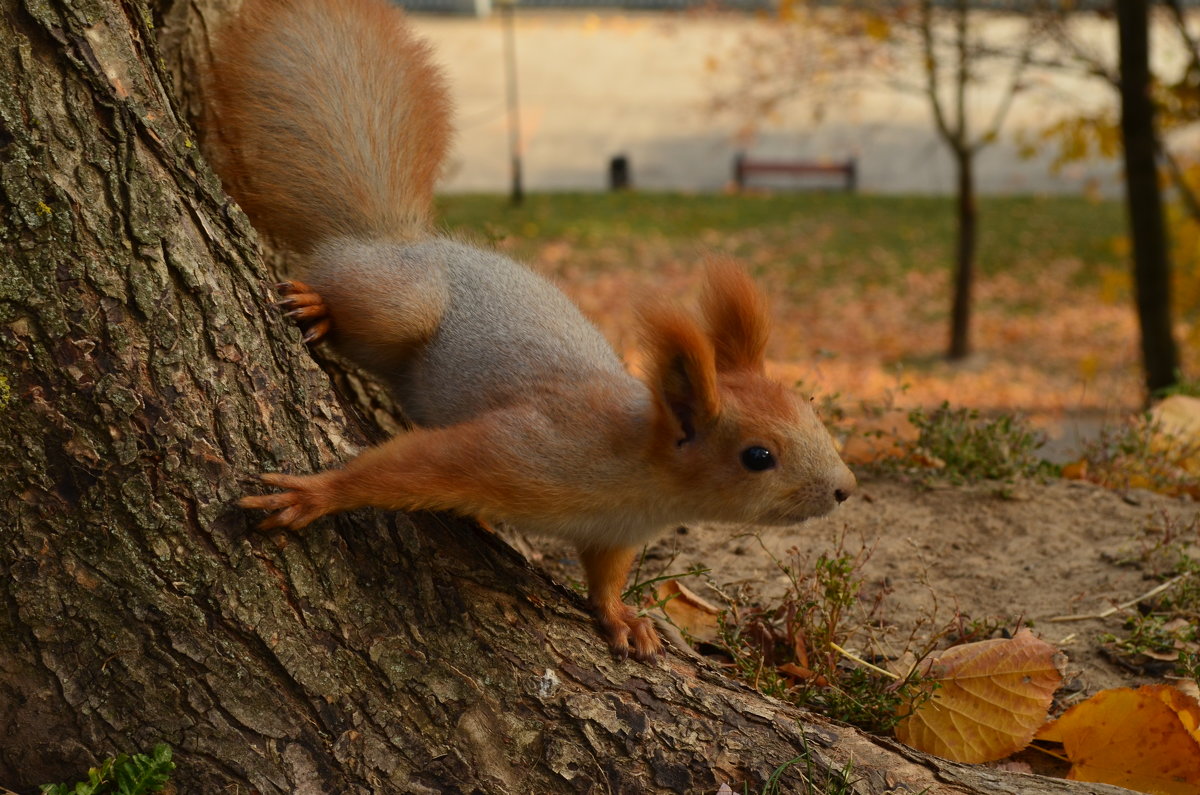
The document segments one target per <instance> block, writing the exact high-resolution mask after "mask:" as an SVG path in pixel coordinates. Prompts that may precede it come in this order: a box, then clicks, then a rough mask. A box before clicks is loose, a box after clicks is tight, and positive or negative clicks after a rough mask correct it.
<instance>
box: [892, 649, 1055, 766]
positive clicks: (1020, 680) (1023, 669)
mask: <svg viewBox="0 0 1200 795" xmlns="http://www.w3.org/2000/svg"><path fill="white" fill-rule="evenodd" d="M1056 654H1057V650H1056V649H1055V648H1054V647H1053V646H1051V645H1050V644H1048V643H1045V642H1044V641H1041V640H1039V639H1038V638H1036V637H1034V635H1033V633H1032V632H1030V631H1029V630H1027V629H1023V630H1021V631H1020V632H1018V633H1017V634H1016V636H1014V637H1013V638H1011V639H1009V640H985V641H980V642H978V643H968V644H966V645H963V646H955V647H953V648H951V649H948V650H947V651H946V652H944V653H943V654H942V655H941V656H940V657H938V658H937V659H935V660H933V661H932V662H929V663H927V664H926V666H927V671H928V674H927V675H928V676H931V677H932V678H933V681H934V682H936V683H937V684H938V685H940V686H939V687H938V688H937V689H935V690H934V691H933V696H932V697H931V698H930V699H929V700H928V701H926V702H925V703H924V704H922V705H921V706H920V707H919V708H917V709H916V710H915V711H914V712H912V713H911V714H909V715H907V716H906V717H905V718H904V719H903V720H902V721H901V722H900V723H899V724H898V725H897V726H896V738H897V739H898V740H900V742H902V743H904V744H906V745H910V746H912V747H913V748H916V749H918V750H921V751H927V752H928V753H931V754H936V755H937V756H941V757H944V758H946V759H952V760H954V761H957V762H988V761H991V760H994V759H1003V758H1004V757H1006V756H1009V755H1011V754H1013V753H1016V752H1017V751H1019V750H1021V749H1022V748H1024V747H1025V746H1027V745H1029V741H1030V740H1031V739H1033V734H1034V732H1035V731H1037V728H1038V727H1039V726H1041V725H1042V724H1043V723H1044V722H1045V720H1046V712H1047V710H1049V709H1050V701H1051V699H1052V697H1053V695H1054V691H1055V690H1056V689H1057V688H1058V686H1059V684H1060V682H1061V681H1062V676H1061V675H1060V674H1059V672H1058V668H1057V667H1056V665H1055V660H1054V658H1055V655H1056Z"/></svg>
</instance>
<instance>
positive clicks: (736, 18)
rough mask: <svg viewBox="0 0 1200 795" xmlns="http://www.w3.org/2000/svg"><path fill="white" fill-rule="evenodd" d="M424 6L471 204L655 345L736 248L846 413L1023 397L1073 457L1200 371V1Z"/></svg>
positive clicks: (620, 333) (797, 357)
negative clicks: (663, 304)
mask: <svg viewBox="0 0 1200 795" xmlns="http://www.w3.org/2000/svg"><path fill="white" fill-rule="evenodd" d="M404 5H406V6H408V7H409V8H410V16H412V18H413V20H414V24H415V26H416V28H417V29H418V31H419V32H420V33H421V34H422V35H423V36H425V37H426V38H427V39H429V40H430V42H431V44H432V45H433V48H434V51H435V53H436V56H437V59H438V60H439V61H440V62H441V63H442V65H443V66H444V68H445V70H446V72H447V74H448V77H449V80H450V84H451V92H452V95H453V96H454V98H455V102H456V105H457V128H458V131H459V132H458V137H457V140H456V143H455V146H454V149H453V154H452V156H451V164H450V167H449V169H448V173H447V174H446V175H445V178H444V180H443V183H442V197H441V202H442V209H443V213H442V215H443V218H444V221H445V224H446V225H447V226H448V227H449V228H450V229H451V230H453V231H454V232H455V233H457V234H461V235H464V236H467V237H471V238H474V239H476V240H477V241H479V240H480V239H481V238H483V241H482V242H486V243H489V244H491V245H494V246H497V247H499V248H501V249H502V250H505V251H507V252H508V253H510V254H512V255H514V256H516V257H518V258H519V259H521V260H523V261H526V262H529V263H530V264H531V265H532V266H533V267H535V268H536V269H538V270H540V271H542V272H544V273H546V274H547V275H550V276H552V277H554V278H556V280H558V281H559V283H560V284H562V285H563V286H564V287H565V288H566V289H567V291H568V292H570V293H571V294H572V295H573V297H575V298H576V299H577V300H578V301H579V302H580V303H581V305H582V306H583V307H584V309H585V311H586V312H588V314H589V315H590V316H591V317H593V318H594V319H595V320H596V321H597V322H598V323H599V324H600V325H601V326H602V328H603V329H604V331H605V332H606V334H607V335H608V336H609V338H610V339H612V340H614V341H615V342H616V343H617V344H618V346H619V347H620V348H621V349H622V351H624V353H625V355H626V356H627V358H629V359H630V360H632V361H633V362H634V363H635V364H636V358H637V353H636V333H635V329H634V324H633V306H634V305H635V304H636V301H637V298H638V296H639V295H640V294H642V293H644V292H645V291H649V290H657V291H666V292H668V293H670V294H673V295H676V296H678V297H679V298H681V299H683V300H686V299H688V298H689V297H691V296H692V295H693V294H694V293H695V291H696V289H697V287H698V283H699V274H700V273H701V272H702V267H703V262H704V261H705V259H706V258H708V257H711V256H714V255H716V256H722V255H729V256H734V257H736V258H738V259H740V260H741V261H743V262H745V263H746V264H747V265H748V266H749V267H750V268H751V270H752V271H753V272H754V274H755V276H756V278H757V279H758V280H759V281H760V282H761V283H763V284H764V285H765V286H766V287H767V288H768V290H769V292H770V293H771V296H772V300H773V305H774V308H775V314H776V333H775V338H774V340H773V343H772V348H771V356H772V360H773V366H774V368H775V370H776V372H777V374H779V375H781V376H782V377H784V378H785V379H787V380H788V381H789V382H793V383H797V384H799V385H800V387H801V388H803V389H806V390H808V391H810V392H812V393H813V394H814V395H815V396H816V397H817V398H818V401H819V402H820V404H821V405H822V406H823V407H824V409H825V413H826V416H827V419H830V421H844V422H846V423H847V427H851V426H853V427H857V428H859V429H861V428H863V427H869V428H870V429H871V432H872V433H875V432H879V427H878V426H880V425H881V424H882V425H886V426H888V433H891V432H895V433H897V434H900V435H903V434H904V433H906V432H907V431H906V430H905V428H904V427H901V426H903V425H904V423H903V421H902V420H897V421H895V422H892V421H891V420H887V419H885V420H883V421H880V417H881V416H884V417H886V416H891V415H895V416H897V417H903V416H904V414H905V413H906V412H907V411H908V410H910V409H912V408H915V407H922V406H923V407H930V406H937V405H939V404H940V403H942V402H949V403H950V404H951V405H953V406H961V407H965V408H969V409H972V410H977V411H979V412H981V413H982V414H984V415H996V414H1000V413H1005V412H1020V413H1023V414H1026V415H1028V416H1030V417H1032V418H1033V421H1034V422H1035V424H1037V425H1038V426H1039V427H1040V428H1041V429H1043V431H1044V432H1045V433H1046V434H1047V436H1048V445H1047V447H1046V448H1045V450H1046V454H1047V455H1048V457H1051V458H1055V459H1057V460H1059V461H1063V462H1066V461H1070V460H1072V459H1073V458H1074V457H1075V456H1076V455H1077V453H1078V449H1079V447H1080V446H1081V445H1082V444H1084V443H1087V442H1089V441H1091V440H1094V439H1095V438H1096V437H1097V436H1098V435H1099V434H1101V432H1102V431H1103V429H1104V428H1106V427H1108V426H1111V425H1113V424H1115V423H1122V422H1126V421H1128V418H1130V417H1132V416H1135V415H1137V414H1138V413H1139V412H1140V411H1141V410H1142V409H1144V408H1145V407H1146V406H1147V405H1148V404H1149V403H1150V402H1151V401H1152V400H1153V399H1154V398H1157V397H1161V396H1163V395H1167V394H1171V393H1185V394H1191V395H1194V394H1196V392H1197V391H1200V390H1198V387H1197V383H1196V381H1195V380H1194V379H1195V378H1196V377H1197V374H1200V360H1198V355H1197V350H1198V348H1200V345H1198V344H1197V343H1198V342H1200V323H1198V322H1197V321H1198V320H1200V245H1198V243H1200V238H1198V237H1197V231H1198V230H1200V225H1198V221H1200V201H1197V199H1196V197H1195V195H1194V194H1193V191H1194V190H1195V189H1196V188H1197V187H1200V171H1198V170H1197V163H1198V162H1200V161H1198V160H1197V154H1200V150H1198V148H1197V137H1196V131H1197V130H1198V129H1200V125H1198V124H1197V122H1200V66H1198V64H1200V47H1198V46H1197V38H1196V36H1197V34H1198V33H1200V16H1198V15H1197V10H1196V9H1195V8H1193V7H1192V5H1191V4H1188V3H1180V2H1163V3H1147V2H1141V0H1122V2H1121V3H1120V5H1118V3H1116V2H1115V1H1114V2H1092V3H1075V2H1048V1H1042V0H1030V1H1029V2H1007V3H1002V2H967V0H945V1H943V2H905V1H904V0H896V1H895V2H888V3H851V2H822V3H806V2H803V0H780V2H778V3H775V2H759V0H745V2H730V3H724V4H721V5H719V6H713V5H708V4H698V3H687V2H675V1H674V0H646V1H645V2H637V1H636V0H626V1H625V2H620V3H614V4H611V5H604V4H601V3H596V2H588V3H582V2H571V1H570V0H562V1H561V2H554V0H518V2H516V3H515V4H513V3H501V2H490V3H489V2H487V0H406V2H405V3H404ZM1123 123H1125V124H1127V125H1130V126H1129V127H1128V130H1130V131H1132V132H1131V133H1127V135H1132V137H1130V138H1129V140H1130V141H1132V142H1134V144H1135V146H1133V147H1131V149H1130V150H1129V151H1127V150H1126V149H1125V148H1124V147H1123V146H1122V141H1123V137H1122V124H1123ZM1129 158H1132V159H1129ZM1130 164H1132V165H1130ZM1129 175H1133V179H1127V176H1129ZM1127 189H1128V190H1127ZM1127 195H1128V196H1129V199H1128V201H1127V200H1126V196H1127ZM1139 296H1140V298H1139ZM1189 376H1190V378H1189Z"/></svg>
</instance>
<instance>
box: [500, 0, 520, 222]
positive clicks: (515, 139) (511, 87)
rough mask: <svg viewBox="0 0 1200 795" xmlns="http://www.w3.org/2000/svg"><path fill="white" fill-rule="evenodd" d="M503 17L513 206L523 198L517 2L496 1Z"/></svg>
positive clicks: (507, 0)
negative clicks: (516, 28) (518, 91)
mask: <svg viewBox="0 0 1200 795" xmlns="http://www.w3.org/2000/svg"><path fill="white" fill-rule="evenodd" d="M497 3H498V5H499V6H500V8H501V9H502V11H501V13H503V15H504V23H503V24H504V71H505V76H506V78H507V80H506V82H507V94H508V144H509V153H510V156H511V158H512V194H511V201H512V203H513V205H514V206H516V205H519V204H520V203H521V202H522V201H523V200H524V198H525V190H524V188H523V187H522V184H521V110H520V105H519V103H518V101H517V37H516V31H515V25H514V22H513V18H514V16H515V14H514V12H515V11H516V7H517V0H497Z"/></svg>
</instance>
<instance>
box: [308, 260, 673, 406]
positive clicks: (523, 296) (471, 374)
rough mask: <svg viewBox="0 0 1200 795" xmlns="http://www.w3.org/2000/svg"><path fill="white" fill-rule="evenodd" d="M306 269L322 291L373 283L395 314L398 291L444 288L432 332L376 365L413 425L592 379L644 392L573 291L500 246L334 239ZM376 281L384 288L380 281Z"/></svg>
mask: <svg viewBox="0 0 1200 795" xmlns="http://www.w3.org/2000/svg"><path fill="white" fill-rule="evenodd" d="M306 278H308V279H310V281H311V282H312V283H313V285H314V287H316V289H318V290H319V291H320V290H322V289H323V288H324V287H325V286H326V285H333V284H337V285H338V289H341V290H345V289H347V287H348V285H355V284H356V283H360V284H361V285H362V289H369V288H372V287H373V288H374V291H375V294H376V296H377V297H378V298H379V299H380V300H381V301H383V302H384V305H385V311H389V312H392V313H395V314H397V315H399V314H401V313H404V312H406V311H410V309H409V301H410V300H411V297H412V296H406V295H403V294H401V290H408V291H413V290H421V291H433V290H436V291H438V292H440V293H441V295H440V296H439V300H440V301H441V302H442V312H441V318H440V321H439V322H438V323H437V326H436V330H435V331H434V333H433V336H432V338H431V339H429V340H428V342H426V343H425V344H424V345H422V346H420V347H419V348H417V349H416V350H414V351H413V352H412V353H411V354H410V355H409V356H408V357H407V359H406V360H405V361H403V362H401V363H397V364H394V365H392V366H391V367H389V368H388V370H390V371H388V372H380V375H383V376H384V377H385V378H387V380H388V382H389V385H390V386H391V387H392V389H393V391H394V392H395V393H396V396H397V398H398V399H399V400H400V404H401V406H402V408H403V409H404V412H405V414H406V415H408V417H409V418H410V419H411V420H412V421H413V422H415V423H416V424H418V425H422V426H426V427H431V426H444V425H451V424H455V423H458V422H462V421H464V420H467V419H470V418H473V417H477V416H479V415H480V414H483V413H485V412H487V411H490V410H493V409H496V408H501V407H504V406H508V405H512V404H514V403H518V402H522V401H523V400H527V399H528V396H529V395H530V393H533V392H539V391H546V390H547V389H553V388H554V387H555V385H559V384H561V385H565V386H568V387H572V386H574V387H577V386H578V384H580V383H582V382H586V381H590V380H594V379H596V378H602V379H605V380H606V381H608V382H610V383H611V384H612V386H614V387H616V390H615V391H616V393H617V394H620V393H624V394H625V396H626V398H627V399H628V400H630V401H631V402H635V403H644V402H645V401H648V400H649V393H648V390H646V388H645V386H644V385H643V384H642V383H641V382H640V381H638V380H637V379H635V378H634V377H633V376H631V375H629V374H628V373H627V372H626V371H625V368H624V367H623V366H622V364H621V361H620V360H619V359H618V358H617V355H616V353H615V352H614V351H613V349H612V346H611V345H609V343H608V342H607V341H606V340H605V339H604V337H603V335H602V334H601V333H600V331H599V330H598V329H597V328H596V327H595V326H594V325H593V324H592V323H591V322H590V321H588V320H587V319H586V318H585V317H584V316H583V314H582V313H581V312H580V311H579V309H578V308H577V307H576V306H575V304H574V303H572V302H571V301H570V299H568V298H567V297H566V296H565V295H564V294H563V293H562V292H561V291H560V290H558V289H557V288H556V287H554V286H553V285H552V284H550V283H549V282H548V281H547V280H546V279H544V278H542V277H541V276H539V275H538V274H536V273H534V272H533V271H531V270H529V269H528V268H526V267H524V266H523V265H520V264H518V263H516V262H514V261H512V260H510V259H509V258H507V257H505V256H503V255H501V254H497V253H493V252H489V251H483V250H480V249H477V248H474V247H472V246H469V245H466V244H463V243H459V242H456V241H453V240H448V239H444V238H433V239H429V240H425V241H421V242H417V243H368V244H356V243H352V242H349V241H338V243H337V244H336V245H333V246H327V247H324V248H323V250H322V251H321V252H320V253H319V256H318V257H317V258H316V259H315V261H314V270H313V272H312V273H311V274H309V275H308V276H306ZM380 285H384V286H386V287H387V288H391V289H390V290H389V289H384V290H380V289H379V287H380ZM397 288H399V289H397ZM389 292H390V296H389ZM389 303H390V305H388V304H389ZM347 352H348V353H349V354H350V355H351V356H352V357H354V358H361V357H360V356H355V351H353V350H348V351H347ZM373 369H376V370H377V371H378V370H381V369H382V368H380V367H379V366H378V365H375V366H373ZM614 397H615V395H614Z"/></svg>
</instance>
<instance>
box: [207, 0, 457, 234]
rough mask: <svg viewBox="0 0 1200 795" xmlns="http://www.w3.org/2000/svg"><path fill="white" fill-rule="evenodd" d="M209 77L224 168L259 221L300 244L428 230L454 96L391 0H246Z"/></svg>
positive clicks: (213, 134) (212, 120)
mask: <svg viewBox="0 0 1200 795" xmlns="http://www.w3.org/2000/svg"><path fill="white" fill-rule="evenodd" d="M209 78H210V79H209V84H208V86H209V91H210V92H211V94H212V97H213V102H212V105H213V108H212V112H211V115H210V117H209V119H208V127H209V130H208V132H209V139H210V144H211V146H210V148H215V149H216V153H215V155H214V156H213V157H214V160H215V161H216V164H217V170H218V172H219V173H220V175H221V177H222V179H223V180H224V182H225V184H226V188H227V189H228V190H229V192H230V193H231V194H232V195H233V196H234V198H235V199H237V201H238V203H239V204H241V205H242V207H243V209H245V210H246V212H247V214H248V215H249V216H250V218H251V220H252V221H253V222H254V224H255V226H257V227H258V228H259V229H260V230H261V231H264V232H266V233H267V234H268V235H270V236H271V237H273V238H275V239H277V240H279V241H280V242H282V243H283V244H285V245H287V246H288V247H290V248H294V249H296V250H299V251H308V250H310V249H312V248H313V247H314V246H315V245H316V244H317V243H318V242H320V241H321V240H325V239H329V238H334V237H353V238H358V239H376V240H380V239H384V240H386V239H392V240H410V239H413V238H416V237H419V236H421V235H423V234H425V233H426V232H427V229H428V227H429V224H430V213H431V203H432V198H433V185H434V182H435V180H436V179H437V177H438V173H439V171H440V169H441V165H442V160H443V157H444V155H445V151H446V148H447V145H448V141H449V137H450V121H449V116H450V112H449V103H448V100H447V96H446V88H445V83H444V80H443V78H442V75H441V73H440V72H439V71H438V69H437V68H436V67H435V66H434V65H433V63H432V60H431V57H430V53H429V49H428V47H427V46H426V45H425V43H424V42H422V41H419V40H417V39H416V38H415V37H414V35H413V33H412V31H411V30H410V29H409V28H408V25H407V23H406V20H405V19H404V16H403V13H402V12H401V11H400V10H399V9H398V8H397V7H396V6H394V5H393V4H392V3H390V2H388V0H247V2H246V3H245V5H244V6H243V8H242V10H241V12H240V13H239V14H238V15H237V18H236V19H234V20H233V21H232V22H231V23H230V24H229V25H228V26H227V27H226V29H225V30H224V31H223V32H222V34H221V35H220V36H219V38H218V40H217V45H216V49H215V52H214V59H213V66H212V69H211V74H210V75H209Z"/></svg>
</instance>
